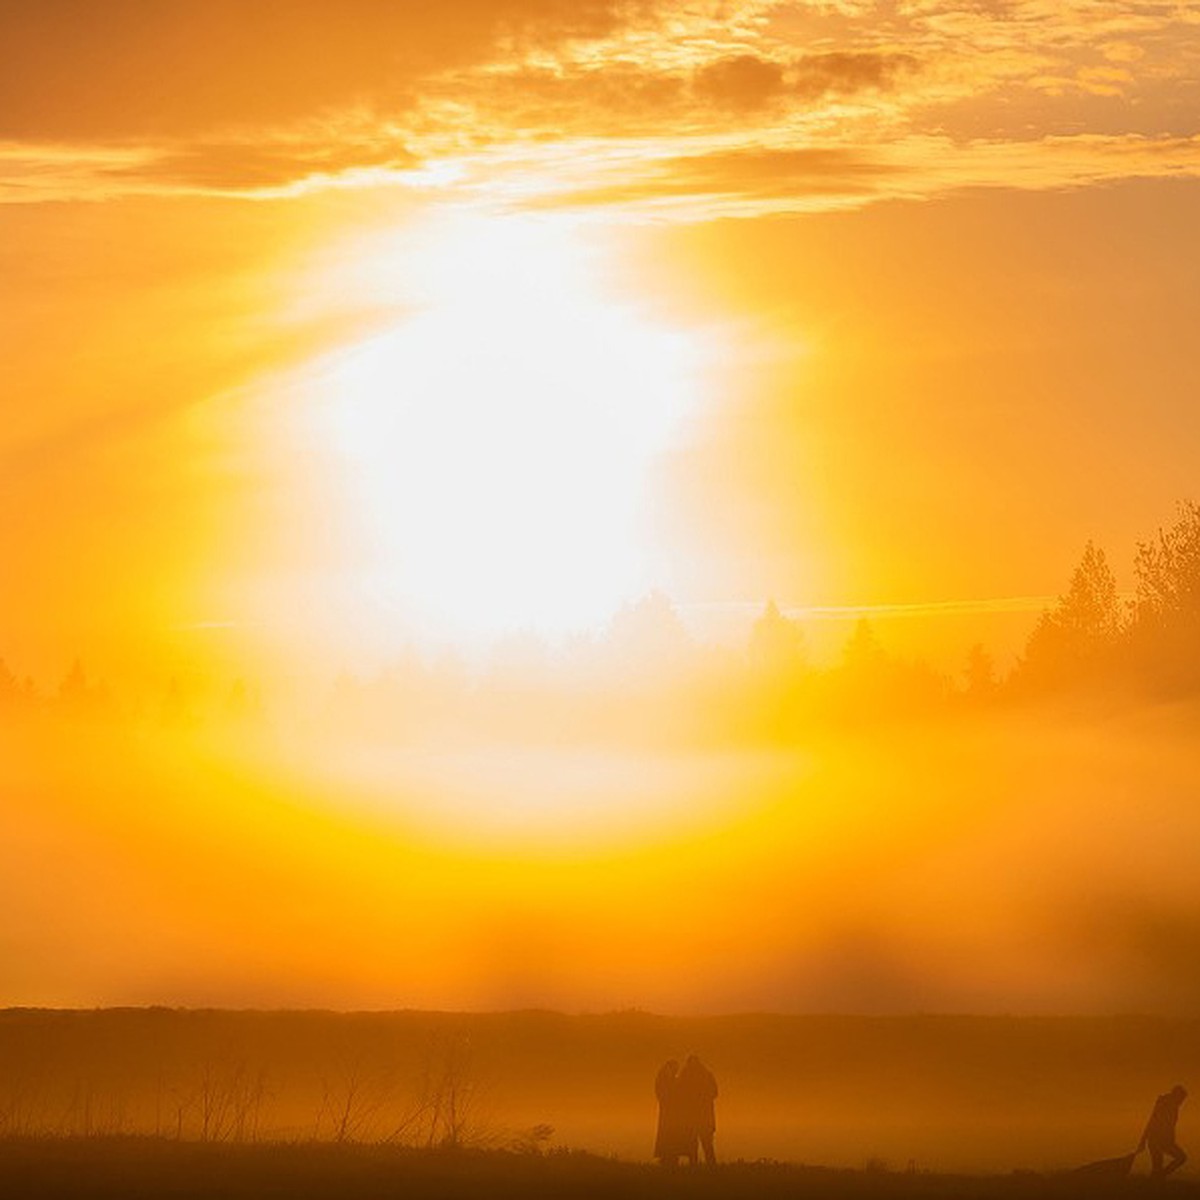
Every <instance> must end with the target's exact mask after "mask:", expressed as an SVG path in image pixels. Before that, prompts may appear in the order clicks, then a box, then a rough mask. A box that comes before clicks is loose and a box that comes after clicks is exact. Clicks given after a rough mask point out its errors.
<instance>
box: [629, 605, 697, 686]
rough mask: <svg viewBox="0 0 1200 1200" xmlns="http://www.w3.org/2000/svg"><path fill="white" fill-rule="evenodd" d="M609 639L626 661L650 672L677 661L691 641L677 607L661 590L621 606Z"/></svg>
mask: <svg viewBox="0 0 1200 1200" xmlns="http://www.w3.org/2000/svg"><path fill="white" fill-rule="evenodd" d="M609 640H610V643H611V645H612V648H613V650H614V651H616V653H617V655H618V656H619V657H620V658H621V659H622V660H624V662H625V663H627V664H628V665H631V666H637V667H642V668H649V669H650V670H651V671H653V670H654V669H655V668H656V667H662V666H668V665H671V664H672V663H677V662H678V661H679V660H681V659H682V658H683V657H684V655H685V654H686V652H687V650H688V649H689V646H690V641H691V639H690V638H689V637H688V632H687V629H686V628H685V627H684V624H683V622H682V621H681V620H680V619H679V614H678V613H677V612H676V611H675V606H674V605H673V604H672V603H671V601H670V600H669V599H668V598H667V597H666V596H665V595H664V594H663V593H662V592H658V591H655V592H650V593H649V594H648V595H646V596H643V597H642V599H641V600H638V601H637V602H636V603H634V604H628V605H626V606H625V607H624V608H623V609H621V611H620V612H618V613H617V615H616V616H615V617H614V618H613V621H612V626H611V627H610V630H609Z"/></svg>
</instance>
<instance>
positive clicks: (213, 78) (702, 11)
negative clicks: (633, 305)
mask: <svg viewBox="0 0 1200 1200" xmlns="http://www.w3.org/2000/svg"><path fill="white" fill-rule="evenodd" d="M0 47H3V49H2V50H0V55H3V56H4V57H3V61H2V62H0V137H6V138H7V140H6V141H5V142H3V143H0V202H9V203H11V202H37V201H45V200H71V199H103V200H108V199H113V198H117V197H119V196H121V195H128V194H136V195H164V196H178V195H221V196H231V197H244V198H247V199H252V200H261V199H267V198H284V197H287V196H294V195H299V194H305V193H309V192H313V191H318V190H323V189H337V188H370V187H381V186H382V187H389V186H401V187H410V186H421V187H434V188H438V189H441V192H440V193H439V194H443V193H444V197H445V198H446V199H458V200H460V201H461V202H463V203H469V204H491V205H493V206H496V207H508V206H512V205H514V204H527V205H533V206H545V205H555V204H564V203H565V204H570V205H573V206H575V207H577V208H587V209H590V210H593V211H596V210H599V209H601V208H608V209H610V210H611V211H612V213H613V215H615V216H619V217H622V218H629V217H645V216H652V217H655V218H659V219H668V218H669V219H697V218H700V217H705V216H715V215H723V216H753V215H759V214H762V213H768V212H801V211H811V210H813V209H822V208H825V209H828V208H844V207H853V206H857V205H862V204H867V203H871V202H873V201H877V200H881V199H889V198H897V197H908V198H927V197H931V196H934V195H937V194H939V193H940V192H945V191H953V190H956V189H960V188H964V187H979V186H986V187H1014V188H1020V189H1029V188H1058V187H1079V186H1085V185H1092V184H1098V183H1106V182H1109V181H1112V180H1116V179H1121V178H1145V177H1173V178H1178V177H1186V178H1191V177H1193V176H1194V175H1195V174H1196V169H1195V161H1196V142H1195V135H1196V134H1197V122H1196V119H1195V116H1194V114H1195V112H1196V111H1197V109H1196V103H1200V87H1198V86H1197V85H1196V83H1195V79H1196V74H1197V71H1196V68H1197V64H1200V24H1198V23H1196V22H1192V21H1191V20H1190V19H1188V15H1187V13H1186V12H1185V11H1181V10H1180V9H1179V7H1178V6H1171V5H1164V4H1155V3H1150V2H1148V0H1112V2H1111V3H1108V4H1105V5H1104V6H1103V7H1102V9H1101V8H1098V7H1097V5H1096V4H1095V3H1093V2H1092V0H1067V2H1066V3H1063V4H1051V3H1048V2H1043V0H1004V2H1001V0H991V2H985V0H977V2H968V0H954V2H951V0H907V2H906V3H901V4H890V3H889V4H883V3H868V2H866V0H863V2H861V3H858V2H856V3H818V2H816V0H812V2H810V3H790V4H781V3H776V2H775V0H460V2H459V3H455V4H447V5H442V6H438V7H436V8H433V9H426V8H421V9H420V10H414V9H413V8H412V7H411V6H406V5H388V4H384V3H379V2H377V0H346V3H345V4H342V5H339V6H338V9H337V12H336V15H331V10H330V9H329V7H328V6H327V5H323V4H318V3H316V2H315V0H290V2H289V3H281V4H278V5H271V6H250V7H249V8H247V7H246V6H244V5H241V4H235V3H233V2H232V0H211V2H210V3H205V4H200V3H197V2H194V0H163V2H162V3H161V4H156V5H154V6H150V7H147V6H145V5H142V4H138V3H135V2H134V0H114V2H113V3H112V4H110V5H106V6H104V7H103V9H101V8H100V7H99V6H94V5H87V4H79V3H69V2H68V0H45V3H42V4H39V5H30V6H26V7H21V6H9V7H8V8H6V9H5V10H3V14H2V15H0Z"/></svg>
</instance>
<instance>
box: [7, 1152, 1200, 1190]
mask: <svg viewBox="0 0 1200 1200" xmlns="http://www.w3.org/2000/svg"><path fill="white" fill-rule="evenodd" d="M0 1196H2V1197H4V1198H5V1200H9V1198H10V1197H11V1198H12V1200H49V1198H51V1197H53V1198H54V1200H67V1198H70V1200H76V1198H78V1200H118V1198H119V1200H149V1198H151V1197H154V1198H158V1197H163V1198H170V1200H223V1198H224V1197H230V1198H238V1200H242V1198H246V1200H249V1198H251V1197H252V1198H254V1200H272V1198H274V1197H289V1198H292V1200H318V1198H321V1200H324V1198H326V1197H328V1198H329V1200H368V1198H372V1200H373V1198H375V1197H393V1196H395V1197H406V1198H411V1200H423V1198H425V1197H431V1198H434V1197H436V1198H437V1200H460V1198H461V1200H466V1198H468V1197H470V1198H474V1197H485V1198H489V1200H491V1198H495V1200H508V1198H510V1197H512V1198H516V1197H520V1198H521V1200H541V1198H543V1197H544V1198H546V1200H550V1198H554V1200H558V1198H574V1197H580V1198H581V1200H609V1198H612V1200H643V1198H651V1197H653V1198H663V1200H676V1198H693V1197H694V1198H695V1200H740V1198H741V1197H754V1198H755V1200H760V1198H761V1200H774V1198H777V1197H779V1198H782V1197H799V1198H801V1200H824V1198H826V1197H829V1198H831V1200H893V1198H894V1200H1042V1198H1043V1197H1047V1198H1050V1200H1075V1198H1077V1197H1078V1198H1080V1200H1082V1198H1084V1197H1089V1198H1090V1197H1093V1196H1113V1197H1116V1196H1121V1197H1128V1198H1130V1200H1155V1198H1158V1197H1163V1196H1169V1197H1171V1200H1200V1185H1197V1184H1196V1183H1193V1182H1185V1181H1170V1182H1168V1183H1165V1184H1163V1183H1156V1182H1154V1181H1151V1180H1149V1179H1147V1178H1146V1177H1144V1176H1141V1177H1134V1178H1130V1179H1118V1180H1105V1179H1096V1178H1088V1177H1084V1176H1079V1175H1070V1174H1053V1175H1035V1174H1032V1173H1015V1174H1011V1175H994V1176H987V1175H979V1176H966V1175H942V1174H934V1173H927V1172H892V1171H884V1170H869V1169H868V1170H861V1171H851V1170H836V1169H832V1168H827V1167H806V1166H797V1165H789V1164H781V1163H771V1162H756V1163H742V1162H737V1163H729V1164H723V1165H721V1166H719V1167H717V1168H716V1169H715V1170H711V1171H710V1170H707V1169H705V1168H699V1169H696V1170H691V1169H686V1168H681V1169H679V1170H677V1171H675V1172H673V1173H666V1172H664V1171H663V1170H661V1169H660V1168H658V1167H654V1166H648V1165H644V1164H636V1163H627V1162H621V1161H618V1160H615V1159H607V1158H601V1157H598V1156H595V1155H589V1154H582V1153H566V1152H563V1153H552V1154H548V1155H545V1156H534V1155H517V1154H509V1153H503V1152H496V1151H492V1152H462V1153H457V1154H453V1153H447V1152H444V1151H414V1150H402V1149H396V1148H390V1147H381V1146H368V1145H329V1144H314V1143H294V1144H284V1143H270V1144H257V1145H204V1144H197V1143H188V1142H175V1141H170V1140H166V1139H161V1138H135V1137H127V1138H31V1139H20V1138H12V1139H7V1140H4V1141H0Z"/></svg>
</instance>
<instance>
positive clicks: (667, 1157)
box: [654, 1058, 696, 1167]
mask: <svg viewBox="0 0 1200 1200" xmlns="http://www.w3.org/2000/svg"><path fill="white" fill-rule="evenodd" d="M654 1095H655V1097H656V1098H657V1099H658V1129H657V1131H656V1132H655V1135H654V1157H655V1158H657V1159H658V1161H659V1162H660V1163H662V1165H663V1166H664V1167H673V1166H675V1165H676V1163H678V1162H679V1157H680V1155H687V1154H688V1153H689V1147H690V1154H691V1155H692V1156H693V1157H694V1156H695V1153H696V1145H695V1139H694V1138H692V1139H690V1141H689V1133H688V1129H687V1126H686V1125H685V1123H684V1121H683V1119H682V1113H681V1111H680V1106H679V1063H677V1062H676V1061H675V1059H673V1058H672V1059H669V1060H668V1061H667V1062H665V1063H663V1065H662V1066H661V1067H659V1069H658V1074H657V1075H656V1076H655V1077H654Z"/></svg>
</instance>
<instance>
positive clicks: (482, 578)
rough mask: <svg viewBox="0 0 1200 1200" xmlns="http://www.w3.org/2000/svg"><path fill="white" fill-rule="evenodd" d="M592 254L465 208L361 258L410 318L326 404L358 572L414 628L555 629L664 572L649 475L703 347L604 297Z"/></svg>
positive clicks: (343, 375) (558, 233) (535, 226)
mask: <svg viewBox="0 0 1200 1200" xmlns="http://www.w3.org/2000/svg"><path fill="white" fill-rule="evenodd" d="M597 254H598V251H597V250H596V248H595V246H594V244H592V243H589V241H588V240H587V239H586V238H584V237H582V236H580V234H579V232H578V230H577V229H576V227H574V226H572V225H571V224H569V223H566V222H563V221H560V220H554V219H537V218H532V217H489V218H484V217H479V216H472V217H459V218H457V219H455V220H453V221H449V222H446V223H443V224H442V225H441V226H440V227H438V228H437V229H436V230H435V231H434V232H429V233H427V234H426V236H424V237H423V238H422V239H420V240H419V241H416V242H414V239H412V238H411V237H410V238H406V239H404V240H403V241H402V242H401V243H399V244H398V246H397V247H396V248H395V249H394V250H393V251H391V252H384V253H379V254H377V257H375V259H374V260H373V261H371V262H370V263H368V264H366V269H367V271H368V273H369V274H370V275H371V276H372V277H373V278H374V283H375V285H377V286H379V287H384V288H387V287H393V288H395V289H396V293H397V294H398V295H402V296H403V297H404V299H405V302H406V305H407V313H406V315H405V316H404V318H403V319H402V320H400V321H399V322H398V323H397V324H395V325H394V326H393V327H392V328H390V329H388V330H387V331H386V332H385V333H383V334H381V335H378V336H375V337H372V338H371V339H369V340H367V341H365V342H363V343H362V344H360V345H357V346H355V347H353V348H352V349H351V350H349V351H348V352H345V353H342V354H340V355H338V356H336V358H335V359H334V360H333V361H332V362H331V363H330V364H329V365H328V366H327V368H326V369H325V370H324V372H323V375H322V380H321V384H320V388H319V393H320V395H319V402H318V413H319V418H320V424H321V429H322V436H323V438H324V439H325V441H326V449H327V451H328V452H329V453H330V454H332V455H333V456H334V457H335V458H336V460H337V470H336V472H335V474H336V476H337V480H338V482H337V486H338V488H339V490H340V492H341V497H342V500H343V505H344V508H345V509H346V511H347V512H348V513H349V514H350V517H351V519H352V521H353V522H354V524H355V525H356V526H357V528H356V530H355V536H356V538H357V539H358V541H359V543H360V544H362V545H364V546H365V547H366V551H365V554H364V556H363V566H362V571H363V574H364V580H363V582H364V586H369V587H370V588H371V589H372V591H373V593H374V594H375V595H376V596H380V595H382V596H384V597H386V600H387V603H388V607H389V608H390V609H392V610H394V611H396V612H398V613H400V614H402V615H403V617H404V618H405V619H406V620H407V621H408V622H409V623H411V624H412V626H413V627H414V628H415V629H419V630H424V631H427V632H430V633H432V634H434V635H436V636H438V637H440V638H443V639H450V640H460V641H462V640H467V641H471V640H480V639H488V638H494V637H496V636H499V635H502V634H503V633H505V632H508V631H515V630H521V631H532V632H536V633H538V634H541V635H545V636H554V635H559V634H563V633H567V632H569V631H573V630H579V629H583V628H587V627H590V626H595V625H596V624H597V623H599V622H602V621H603V620H604V619H605V618H607V617H608V616H609V615H610V614H611V613H612V612H613V611H614V610H615V609H616V608H617V607H618V606H619V605H620V604H621V603H622V602H623V601H625V600H627V599H630V598H632V597H636V596H637V595H639V594H641V593H643V592H645V591H646V590H648V589H649V588H651V587H653V586H657V585H659V584H660V583H661V579H660V578H659V572H658V570H657V569H656V562H655V554H654V547H653V545H652V544H651V539H650V538H649V537H648V536H647V506H648V503H649V483H650V480H651V475H652V471H653V468H654V465H655V463H656V461H658V460H659V458H660V456H661V455H662V454H664V452H666V451H667V450H669V449H670V448H671V447H672V446H673V445H675V444H676V442H677V441H678V439H679V438H680V437H681V436H682V431H683V429H684V428H685V425H686V422H687V419H688V417H689V416H690V415H692V414H694V413H695V412H696V410H697V408H698V406H699V403H700V399H701V390H702V371H701V369H700V368H701V358H702V345H701V340H700V339H699V338H698V337H697V336H696V334H695V333H694V332H691V331H687V330H681V329H672V328H668V327H666V326H664V325H662V324H659V323H656V322H655V321H654V320H652V319H651V318H650V317H648V316H647V315H646V313H645V312H644V310H642V309H639V308H638V306H636V305H634V304H633V303H632V302H628V301H624V300H622V299H621V298H619V297H614V296H612V295H610V294H607V293H606V291H605V289H604V288H603V287H602V285H601V275H602V272H601V270H600V267H601V266H602V264H601V263H600V262H599V261H598V258H597Z"/></svg>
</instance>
